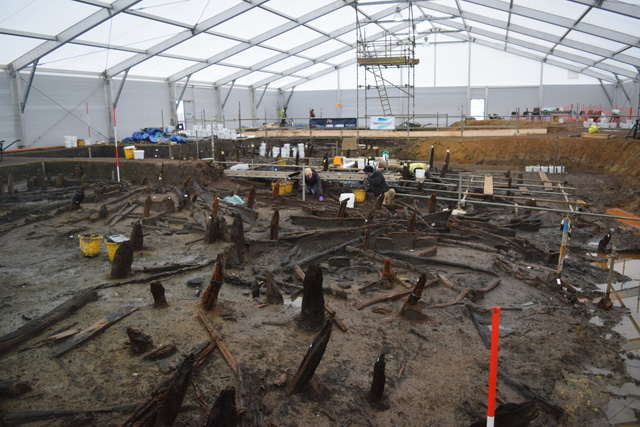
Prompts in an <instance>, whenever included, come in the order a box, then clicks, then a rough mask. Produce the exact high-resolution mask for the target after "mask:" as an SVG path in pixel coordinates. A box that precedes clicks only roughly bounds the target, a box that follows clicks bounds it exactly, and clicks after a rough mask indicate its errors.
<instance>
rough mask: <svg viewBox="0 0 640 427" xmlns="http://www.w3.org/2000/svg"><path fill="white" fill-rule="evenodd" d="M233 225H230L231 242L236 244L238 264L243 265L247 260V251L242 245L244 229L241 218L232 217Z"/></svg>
mask: <svg viewBox="0 0 640 427" xmlns="http://www.w3.org/2000/svg"><path fill="white" fill-rule="evenodd" d="M234 216H235V218H234V219H233V224H232V225H231V241H232V242H233V243H235V244H236V254H237V255H238V261H239V262H240V264H244V263H245V262H247V260H248V259H249V251H248V250H247V246H246V245H245V243H244V227H243V222H242V217H241V216H240V215H237V214H236V215H234Z"/></svg>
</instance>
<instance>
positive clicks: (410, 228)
mask: <svg viewBox="0 0 640 427" xmlns="http://www.w3.org/2000/svg"><path fill="white" fill-rule="evenodd" d="M417 215H418V211H417V210H414V211H413V214H411V216H410V217H409V221H408V222H407V232H409V233H413V232H415V231H416V216H417Z"/></svg>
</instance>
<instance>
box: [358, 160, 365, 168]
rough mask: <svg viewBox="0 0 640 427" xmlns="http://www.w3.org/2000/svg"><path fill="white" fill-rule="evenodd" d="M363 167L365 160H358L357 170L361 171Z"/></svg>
mask: <svg viewBox="0 0 640 427" xmlns="http://www.w3.org/2000/svg"><path fill="white" fill-rule="evenodd" d="M365 166H366V165H365V159H358V169H360V170H362V169H364V167H365Z"/></svg>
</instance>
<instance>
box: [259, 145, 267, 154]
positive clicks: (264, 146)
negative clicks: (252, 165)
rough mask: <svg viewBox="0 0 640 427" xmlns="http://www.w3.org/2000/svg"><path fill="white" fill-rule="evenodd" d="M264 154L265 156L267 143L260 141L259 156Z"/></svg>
mask: <svg viewBox="0 0 640 427" xmlns="http://www.w3.org/2000/svg"><path fill="white" fill-rule="evenodd" d="M266 156H267V143H266V142H262V143H261V144H260V157H266Z"/></svg>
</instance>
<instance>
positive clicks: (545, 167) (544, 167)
mask: <svg viewBox="0 0 640 427" xmlns="http://www.w3.org/2000/svg"><path fill="white" fill-rule="evenodd" d="M540 170H541V171H542V172H545V173H546V172H549V167H548V166H540Z"/></svg>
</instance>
